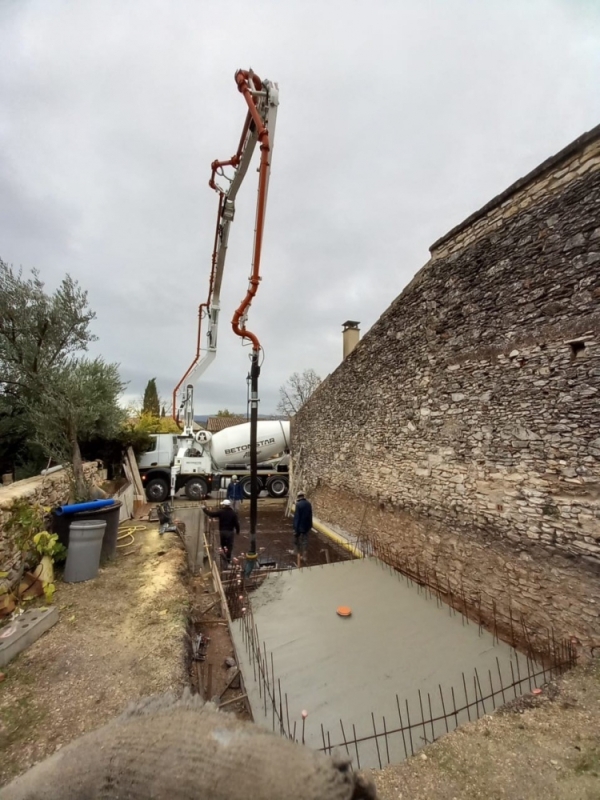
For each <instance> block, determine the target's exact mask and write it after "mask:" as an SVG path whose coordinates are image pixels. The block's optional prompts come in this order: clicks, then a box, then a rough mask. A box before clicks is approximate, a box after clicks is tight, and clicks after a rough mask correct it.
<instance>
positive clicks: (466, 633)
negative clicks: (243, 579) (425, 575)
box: [233, 558, 530, 767]
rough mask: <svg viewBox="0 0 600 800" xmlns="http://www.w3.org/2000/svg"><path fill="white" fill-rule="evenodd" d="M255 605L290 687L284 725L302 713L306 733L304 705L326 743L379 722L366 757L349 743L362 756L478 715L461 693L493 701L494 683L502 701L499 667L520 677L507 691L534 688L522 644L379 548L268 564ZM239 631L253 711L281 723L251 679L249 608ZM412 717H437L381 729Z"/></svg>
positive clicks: (265, 642)
mask: <svg viewBox="0 0 600 800" xmlns="http://www.w3.org/2000/svg"><path fill="white" fill-rule="evenodd" d="M251 606H252V615H253V620H254V623H255V624H256V628H257V631H258V639H259V640H260V643H261V645H260V646H261V648H262V647H263V646H264V647H265V648H266V653H267V663H268V664H269V668H270V667H271V653H272V654H273V661H272V672H271V673H270V680H271V681H272V683H273V684H274V685H275V686H276V689H275V696H276V698H277V699H278V691H279V686H280V687H281V692H282V698H283V702H282V707H283V708H284V709H285V699H286V696H287V708H288V711H287V712H286V711H284V716H285V717H286V721H285V725H284V727H286V728H287V717H289V720H290V731H292V732H293V729H294V723H295V724H296V738H297V739H301V733H302V711H303V710H306V711H308V717H307V718H306V722H305V741H306V743H307V744H308V745H310V746H312V747H315V748H321V747H323V740H325V743H326V744H329V743H331V744H332V745H335V744H340V743H341V744H342V745H343V741H344V736H345V737H346V738H352V737H353V736H356V737H357V738H365V739H366V738H367V737H372V736H373V733H374V730H375V731H376V732H377V733H378V734H379V733H381V734H382V736H381V737H380V738H378V739H377V740H374V739H371V740H370V741H364V742H361V743H360V745H359V748H358V749H359V755H358V758H357V754H356V752H355V750H356V748H355V747H354V746H352V747H349V754H350V755H351V756H353V757H354V762H355V765H356V766H359V764H358V763H357V761H358V760H360V766H361V767H367V766H370V767H378V766H379V760H380V759H381V762H382V763H383V764H385V763H387V762H388V760H389V761H391V762H392V763H393V762H397V761H400V760H402V759H403V758H405V757H406V754H407V752H408V754H409V755H410V753H411V752H412V750H415V751H416V750H418V749H419V748H420V747H422V746H423V745H424V744H425V743H426V742H428V741H431V740H433V739H434V738H437V737H438V736H439V735H441V734H442V733H444V732H445V731H446V729H449V730H451V729H452V728H454V727H456V724H459V723H462V722H463V721H467V719H468V716H472V717H473V718H475V717H476V716H477V715H478V714H477V713H476V711H475V709H473V710H472V711H470V712H469V714H467V712H466V711H464V712H458V713H457V714H455V715H451V712H452V709H453V703H454V704H455V706H454V707H455V708H457V709H460V708H461V707H462V706H465V705H466V703H467V702H469V703H477V710H478V711H479V712H480V713H479V715H480V714H481V713H483V711H484V710H485V712H491V711H492V708H493V704H492V701H491V700H488V701H487V707H486V708H485V709H483V708H480V706H481V703H480V702H479V700H480V699H481V697H484V698H486V697H487V696H488V695H489V694H490V692H491V691H494V692H497V693H498V697H497V698H496V700H495V702H496V704H498V705H501V704H502V696H501V694H500V687H501V678H502V685H503V686H505V687H506V686H508V684H510V683H511V682H512V677H511V676H512V674H513V672H514V675H515V676H517V677H518V676H519V675H522V676H523V682H522V683H521V684H519V686H518V687H516V689H511V690H510V694H508V692H507V693H506V695H507V696H506V699H511V698H512V697H513V696H514V694H516V693H518V694H521V693H522V692H523V691H528V690H529V688H530V683H529V682H528V681H527V680H526V678H525V676H526V673H527V666H526V664H527V662H526V659H525V656H521V655H517V654H515V651H514V650H513V649H512V648H510V647H509V646H508V645H506V644H504V643H502V642H499V643H498V641H497V640H495V639H494V637H493V636H492V634H490V633H488V632H487V631H485V630H484V629H480V628H479V626H478V625H477V624H475V623H473V622H471V623H467V622H466V620H465V619H464V618H463V617H462V615H461V614H460V613H457V612H454V611H453V610H452V609H450V608H449V607H448V606H446V605H444V604H443V603H441V602H440V601H438V600H437V599H436V598H435V597H432V596H431V595H430V594H429V593H428V592H427V591H426V590H425V589H424V588H422V587H417V586H416V585H415V584H413V583H411V582H410V581H408V580H407V579H406V578H405V577H404V576H402V575H400V574H399V573H397V572H394V571H392V570H390V569H389V568H388V567H387V566H386V565H382V564H381V562H379V561H377V560H376V559H370V558H368V559H363V560H352V561H343V562H337V563H334V564H328V565H323V566H317V567H310V568H307V569H301V570H295V571H292V572H282V573H278V574H274V575H270V576H269V577H268V578H267V579H266V580H265V581H264V583H263V584H262V586H261V587H260V588H258V589H257V590H256V592H254V593H253V594H252V599H251ZM339 606H348V607H350V608H351V610H352V615H351V616H350V617H348V618H342V617H340V616H338V614H337V613H336V609H337V608H338V607H339ZM233 636H234V640H235V643H236V648H237V651H238V654H239V657H240V659H241V662H242V663H241V666H242V670H243V674H244V677H245V685H246V689H247V692H248V696H249V700H250V703H251V706H252V711H253V714H254V718H255V720H256V722H258V723H259V724H262V725H265V726H266V727H268V728H272V727H273V726H275V728H276V729H277V724H276V723H274V715H273V713H272V708H271V706H270V704H265V701H264V691H262V687H261V689H259V683H258V682H257V681H255V680H254V676H255V675H256V664H255V663H253V660H252V659H251V657H250V655H249V649H250V648H249V638H248V635H247V634H245V632H244V621H243V620H236V621H235V622H234V623H233ZM511 665H512V670H511ZM475 670H477V673H475ZM440 689H441V692H440ZM453 690H454V695H453ZM419 692H420V693H421V694H420V697H419ZM442 698H443V700H444V703H442ZM407 704H408V705H407ZM265 705H267V708H266V710H265ZM421 706H422V707H423V714H421ZM444 707H445V712H446V714H450V718H449V719H448V718H445V713H444ZM384 717H385V722H384ZM409 718H410V722H411V723H412V724H413V725H414V724H415V723H416V722H421V721H422V720H428V719H430V718H433V719H434V721H433V723H428V724H424V725H422V726H419V727H418V728H416V727H415V728H413V729H412V730H411V731H405V732H404V735H402V734H401V732H398V733H396V734H393V735H390V736H387V737H384V736H383V732H384V729H385V730H387V731H391V730H393V729H397V728H399V727H400V726H406V724H407V722H408V719H409ZM340 721H341V722H340ZM341 724H343V726H344V734H343V733H342V727H341ZM321 726H322V727H321ZM409 734H410V737H411V739H412V742H411V740H410V739H409ZM377 745H379V754H378V752H377ZM342 750H343V751H345V748H344V747H343V746H342Z"/></svg>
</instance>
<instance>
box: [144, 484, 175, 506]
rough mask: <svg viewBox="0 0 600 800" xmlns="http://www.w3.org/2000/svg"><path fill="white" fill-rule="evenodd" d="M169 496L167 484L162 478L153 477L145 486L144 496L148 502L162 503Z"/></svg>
mask: <svg viewBox="0 0 600 800" xmlns="http://www.w3.org/2000/svg"><path fill="white" fill-rule="evenodd" d="M168 496H169V486H168V484H167V482H166V481H165V480H164V479H163V478H153V479H152V480H151V481H149V482H148V485H147V486H146V497H147V498H148V500H149V502H150V503H162V501H163V500H166V499H167V497H168Z"/></svg>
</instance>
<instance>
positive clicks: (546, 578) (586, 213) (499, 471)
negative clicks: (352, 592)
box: [292, 128, 600, 648]
mask: <svg viewBox="0 0 600 800" xmlns="http://www.w3.org/2000/svg"><path fill="white" fill-rule="evenodd" d="M292 442H293V466H294V469H295V471H296V474H297V476H299V479H300V481H301V482H302V483H304V485H305V487H306V488H307V489H309V491H310V493H311V495H312V498H313V500H314V502H315V511H316V514H317V516H319V517H320V518H322V519H323V520H324V521H327V522H329V523H332V524H338V525H341V526H342V527H344V528H345V529H346V530H348V531H350V532H352V533H357V532H358V529H359V528H362V530H361V533H363V534H368V535H372V536H378V537H380V538H382V539H385V541H386V543H391V544H392V545H393V547H394V548H395V549H396V550H397V551H398V552H399V553H401V554H402V557H403V558H404V559H405V560H406V562H407V565H408V564H409V563H410V562H411V561H412V562H414V561H415V560H416V559H421V560H422V561H423V562H424V563H425V565H427V566H429V567H433V568H437V569H441V570H443V571H444V572H445V573H446V574H447V576H448V579H449V580H450V581H452V582H453V585H454V588H455V589H456V588H457V587H458V586H459V585H462V586H463V588H464V589H465V590H466V591H467V593H470V594H471V595H472V596H473V598H475V595H482V594H483V598H482V602H483V604H484V606H485V605H486V603H487V605H488V606H489V608H491V607H492V605H493V603H496V604H497V606H498V607H499V608H500V609H501V610H503V611H506V610H507V609H508V608H509V607H512V608H515V609H517V610H519V611H521V612H522V613H523V614H524V615H525V616H526V618H527V621H528V623H529V624H530V625H533V626H536V625H539V626H552V627H554V628H555V629H556V630H557V632H558V633H561V634H563V635H569V636H573V637H576V638H577V639H579V640H580V641H581V642H582V645H583V646H585V647H588V648H589V647H592V646H594V645H597V646H598V647H600V588H599V580H598V575H599V574H600V128H597V129H595V130H594V131H592V132H590V133H589V134H587V135H586V136H584V137H582V138H581V139H580V140H578V141H577V142H575V143H573V145H571V146H570V147H569V148H566V150H565V151H563V153H561V154H559V155H558V156H556V157H554V158H553V159H550V160H549V161H548V162H546V164H545V165H543V169H541V168H540V169H538V170H535V171H534V173H533V174H532V175H531V176H530V177H528V178H525V179H522V180H521V181H519V182H518V183H517V184H516V185H515V186H514V187H512V189H509V190H507V191H506V192H504V193H503V195H501V196H500V197H499V198H497V200H496V201H492V203H490V204H488V206H486V207H485V208H484V209H483V210H482V212H480V213H478V214H476V215H474V216H473V217H472V218H470V220H468V221H467V223H466V224H463V225H462V226H459V227H458V228H457V229H455V230H454V231H452V232H451V233H450V234H449V235H448V236H446V237H444V238H443V239H441V240H440V241H439V242H437V243H436V244H435V245H434V246H433V248H432V254H431V259H430V261H429V262H428V263H427V264H426V265H425V267H423V269H422V270H421V271H420V272H419V273H418V274H417V275H416V277H415V278H414V280H413V281H412V282H411V284H410V285H409V286H408V287H407V288H406V289H405V291H404V292H403V293H402V294H401V295H400V296H399V297H398V298H397V299H396V300H395V301H394V302H393V303H392V305H391V306H390V307H389V308H388V310H387V311H386V312H385V313H384V314H383V315H382V317H381V318H380V319H379V321H378V322H377V323H376V324H375V325H374V326H373V328H372V329H371V330H370V331H369V332H368V333H367V335H366V336H365V337H364V339H363V340H362V341H361V342H360V344H359V345H358V347H357V348H356V349H355V350H354V351H353V352H352V353H351V354H350V355H349V356H348V358H347V359H346V360H345V361H344V362H343V363H342V364H341V365H340V367H339V368H338V369H337V370H336V371H335V372H334V373H333V374H332V375H331V376H330V377H329V378H328V379H327V381H325V382H324V383H323V384H322V385H321V386H320V388H319V389H318V391H317V392H316V393H315V394H314V395H313V397H312V398H311V400H310V401H309V402H308V403H307V405H306V406H305V407H304V408H303V409H302V410H301V412H300V413H299V414H298V415H297V417H296V418H295V420H294V423H293V426H292Z"/></svg>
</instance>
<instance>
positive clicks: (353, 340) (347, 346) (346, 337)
mask: <svg viewBox="0 0 600 800" xmlns="http://www.w3.org/2000/svg"><path fill="white" fill-rule="evenodd" d="M359 325H360V322H354V321H353V320H351V319H349V320H347V321H346V322H344V324H343V325H342V339H343V343H344V358H346V356H349V355H350V353H351V352H352V351H353V350H354V348H355V347H356V345H357V344H358V340H359V339H360V328H359V327H358V326H359Z"/></svg>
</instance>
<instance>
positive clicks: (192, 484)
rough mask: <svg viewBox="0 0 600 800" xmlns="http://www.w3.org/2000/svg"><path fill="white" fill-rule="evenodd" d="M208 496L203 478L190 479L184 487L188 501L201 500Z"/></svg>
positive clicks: (206, 485)
mask: <svg viewBox="0 0 600 800" xmlns="http://www.w3.org/2000/svg"><path fill="white" fill-rule="evenodd" d="M207 494H208V484H207V483H206V481H205V480H204V478H190V479H189V481H188V482H187V483H186V485H185V496H186V497H187V498H188V500H202V498H203V497H206V495H207Z"/></svg>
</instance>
